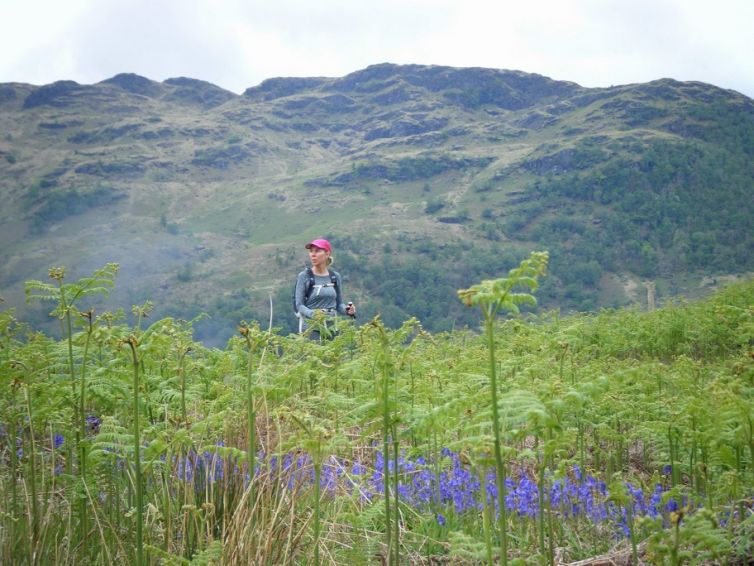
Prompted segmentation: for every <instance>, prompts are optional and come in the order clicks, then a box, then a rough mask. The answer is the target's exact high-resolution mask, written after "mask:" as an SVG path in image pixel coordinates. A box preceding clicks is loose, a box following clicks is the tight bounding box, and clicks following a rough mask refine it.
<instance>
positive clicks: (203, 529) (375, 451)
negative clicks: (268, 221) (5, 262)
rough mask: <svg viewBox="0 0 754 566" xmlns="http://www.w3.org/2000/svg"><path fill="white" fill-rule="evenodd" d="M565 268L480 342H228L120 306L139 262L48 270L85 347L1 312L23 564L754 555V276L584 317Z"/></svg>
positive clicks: (473, 290)
mask: <svg viewBox="0 0 754 566" xmlns="http://www.w3.org/2000/svg"><path fill="white" fill-rule="evenodd" d="M547 262H548V257H547V254H546V253H533V254H532V255H531V256H530V257H529V258H528V259H526V260H524V261H522V262H521V264H520V265H519V266H518V267H517V268H515V269H513V270H511V271H510V272H509V273H508V274H507V275H506V276H505V277H502V278H501V279H497V280H490V281H482V282H480V283H479V284H477V285H473V286H471V287H469V288H468V289H462V290H459V292H458V300H460V301H461V302H462V303H464V304H466V305H467V306H468V308H470V309H473V310H474V311H475V312H477V313H478V317H479V321H480V330H478V331H473V330H463V329H458V330H454V331H452V332H448V333H441V334H440V333H438V334H430V333H428V332H426V331H425V330H423V329H422V326H421V324H420V323H419V321H417V320H414V319H412V320H408V321H406V322H405V323H404V324H403V325H402V326H401V327H400V328H397V329H390V328H387V327H386V326H385V325H384V324H383V322H382V321H381V320H380V318H379V317H376V318H374V319H371V320H359V321H357V322H353V321H350V320H348V321H347V320H344V321H342V322H340V323H339V326H338V329H337V334H336V335H335V336H334V338H333V339H332V340H327V341H324V342H321V343H320V342H314V341H312V340H309V339H308V338H307V337H305V336H297V335H289V336H283V335H280V334H279V333H278V332H276V331H275V329H271V328H269V327H268V325H267V324H264V323H259V322H246V321H240V322H239V325H238V329H237V333H236V335H235V336H234V337H233V338H231V339H230V340H229V341H228V343H227V345H226V346H225V348H224V349H218V348H207V347H205V346H203V345H202V344H201V343H200V342H197V341H196V340H195V339H194V337H193V332H192V325H193V324H194V323H195V321H183V320H177V319H173V318H164V319H161V320H157V321H151V320H150V313H151V311H152V308H153V306H152V305H151V304H150V303H145V304H143V305H140V306H134V307H133V309H132V312H131V313H128V314H127V313H125V312H114V313H110V312H103V313H98V312H97V311H96V310H95V309H96V305H97V301H98V300H101V299H102V298H104V297H105V296H106V295H107V294H108V293H109V292H110V291H111V290H112V289H113V287H114V286H115V284H116V279H117V271H118V268H117V265H115V264H108V265H106V266H104V267H103V268H101V269H98V270H96V271H95V272H94V273H93V274H92V275H91V276H90V277H85V278H82V279H80V280H78V281H72V282H69V281H67V280H66V277H65V270H64V269H63V268H54V269H51V270H50V280H49V281H47V282H43V281H29V282H27V284H26V292H27V299H28V300H29V301H42V302H44V303H46V304H49V306H50V309H51V311H52V312H51V314H52V316H54V317H55V318H57V319H58V320H59V321H60V325H61V326H60V328H61V334H60V337H58V338H53V337H50V336H48V335H45V334H43V333H41V332H38V331H34V329H32V328H29V327H27V326H26V325H25V324H24V323H23V322H21V321H18V320H17V319H16V318H15V316H14V312H13V310H11V309H6V310H3V311H0V563H3V564H29V565H31V564H112V563H116V562H119V563H122V564H137V565H139V566H141V565H145V564H165V565H184V564H196V565H199V564H228V565H231V564H317V565H318V564H380V563H381V564H389V565H397V564H568V563H570V564H580V565H586V564H598V563H600V562H599V561H600V560H603V562H602V563H615V564H671V565H679V564H746V563H750V561H752V560H754V542H753V541H754V282H752V281H749V282H745V283H739V284H734V285H731V286H729V287H726V288H725V289H723V290H721V291H719V292H717V293H716V294H715V295H713V296H711V297H709V298H706V299H704V300H700V301H695V302H682V301H677V302H675V303H674V304H668V305H665V306H662V307H661V308H658V309H656V310H652V311H648V312H642V311H640V310H638V309H633V308H624V309H618V310H603V311H600V312H599V313H591V314H574V315H568V316H564V315H561V314H559V313H558V312H556V311H551V312H542V311H540V310H538V309H537V307H536V301H535V297H536V291H537V286H538V284H539V283H540V281H541V279H542V278H543V277H545V276H546V266H547ZM277 308H280V309H282V308H285V307H284V306H277ZM314 327H315V328H316V327H317V324H316V323H315V324H314ZM610 561H612V562H610Z"/></svg>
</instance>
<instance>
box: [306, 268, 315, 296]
mask: <svg viewBox="0 0 754 566" xmlns="http://www.w3.org/2000/svg"><path fill="white" fill-rule="evenodd" d="M313 289H314V272H313V271H312V268H311V267H307V268H306V283H304V304H306V303H308V302H309V298H310V297H311V296H312V290H313Z"/></svg>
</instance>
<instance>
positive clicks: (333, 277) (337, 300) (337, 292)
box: [330, 271, 343, 311]
mask: <svg viewBox="0 0 754 566" xmlns="http://www.w3.org/2000/svg"><path fill="white" fill-rule="evenodd" d="M330 282H332V286H333V287H335V310H336V311H337V310H338V307H339V306H340V303H342V302H343V301H342V299H341V296H340V285H338V276H337V275H336V274H335V272H334V271H330Z"/></svg>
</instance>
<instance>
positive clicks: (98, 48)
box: [0, 0, 754, 96]
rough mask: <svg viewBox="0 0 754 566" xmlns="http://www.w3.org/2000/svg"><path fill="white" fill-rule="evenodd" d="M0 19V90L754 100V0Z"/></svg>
mask: <svg viewBox="0 0 754 566" xmlns="http://www.w3.org/2000/svg"><path fill="white" fill-rule="evenodd" d="M3 15H4V19H3V20H2V22H0V81H1V82H8V81H25V82H33V83H35V84H42V83H47V82H52V81H53V80H58V79H63V78H66V79H73V80H76V81H79V82H84V83H93V82H98V81H101V80H104V79H106V78H108V77H111V76H113V75H115V74H117V73H120V72H135V73H138V74H141V75H144V76H147V77H149V78H152V79H155V80H164V79H166V78H170V77H175V76H189V77H193V78H198V79H202V80H207V81H209V82H212V83H215V84H217V85H219V86H222V87H224V88H227V89H229V90H232V91H234V92H239V93H240V92H242V91H243V90H245V89H246V88H248V87H250V86H254V85H256V84H258V83H259V82H261V81H262V80H264V79H267V78H271V77H276V76H342V75H344V74H347V73H349V72H352V71H355V70H358V69H362V68H364V67H366V66H368V65H371V64H375V63H382V62H394V63H420V64H439V65H452V66H459V67H470V66H476V67H492V68H503V69H518V70H522V71H526V72H535V73H540V74H544V75H547V76H551V77H553V78H556V79H561V80H571V81H574V82H578V83H580V84H583V85H584V86H609V85H611V84H623V83H628V82H645V81H649V80H653V79H658V78H661V77H672V78H676V79H679V80H701V81H705V82H711V83H713V84H717V85H719V86H722V87H726V88H735V89H738V90H741V91H743V92H745V93H747V94H749V95H750V96H751V95H753V94H754V59H753V58H752V57H751V46H750V39H749V37H750V30H749V29H748V28H749V24H750V22H751V21H754V3H752V2H750V1H749V0H716V2H714V3H710V2H707V1H704V2H703V1H701V0H685V1H684V0H634V1H633V2H625V1H624V0H538V1H537V0H535V1H533V2H530V3H527V4H524V3H513V2H503V1H500V0H380V1H379V2H373V1H370V2H367V1H361V0H317V1H315V2H312V1H304V0H276V1H274V2H270V1H260V0H224V1H217V2H209V1H207V0H183V1H179V0H163V1H157V2H153V1H147V0H133V1H130V2H121V1H117V0H99V1H95V0H67V1H66V2H64V3H60V2H53V1H51V0H39V1H37V2H34V3H27V2H24V1H21V0H11V1H10V3H9V6H8V7H7V8H6V9H5V10H4V14H3Z"/></svg>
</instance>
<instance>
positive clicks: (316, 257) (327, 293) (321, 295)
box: [293, 238, 356, 340]
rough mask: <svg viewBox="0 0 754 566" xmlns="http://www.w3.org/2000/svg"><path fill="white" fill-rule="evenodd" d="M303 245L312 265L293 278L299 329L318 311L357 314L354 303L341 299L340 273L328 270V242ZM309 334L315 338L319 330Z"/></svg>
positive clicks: (320, 240) (320, 239) (330, 314)
mask: <svg viewBox="0 0 754 566" xmlns="http://www.w3.org/2000/svg"><path fill="white" fill-rule="evenodd" d="M304 247H305V248H306V249H307V250H309V260H310V261H311V264H312V266H311V267H307V268H306V269H304V270H303V271H302V272H301V273H299V274H298V277H297V278H296V290H295V291H294V294H293V304H294V309H295V311H296V316H297V317H298V319H299V325H298V328H299V332H303V331H304V330H306V328H307V327H308V326H309V324H307V321H308V320H309V319H311V318H313V317H314V314H315V313H316V312H318V311H319V312H322V313H324V314H325V315H327V316H333V317H335V316H337V315H338V313H340V314H343V315H348V316H356V307H355V306H354V304H353V303H351V302H349V303H348V304H345V303H344V302H343V294H342V284H341V279H340V274H339V273H338V272H337V271H334V270H329V269H328V267H329V266H330V264H331V263H332V262H333V258H332V246H331V245H330V242H328V241H327V240H324V239H322V238H319V239H316V240H312V241H311V242H309V243H308V244H306V246H304ZM311 337H312V339H314V340H318V339H319V338H320V333H319V332H318V331H316V330H313V331H312V333H311Z"/></svg>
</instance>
